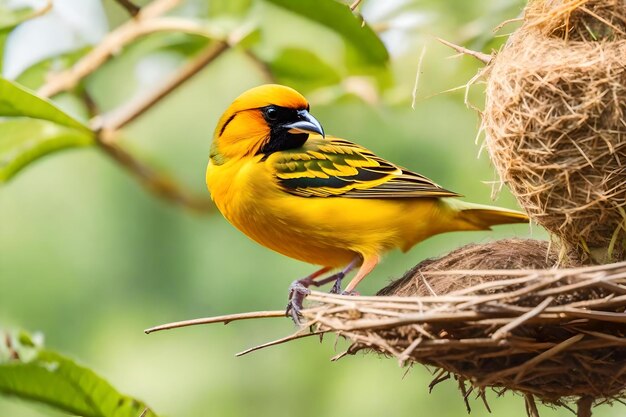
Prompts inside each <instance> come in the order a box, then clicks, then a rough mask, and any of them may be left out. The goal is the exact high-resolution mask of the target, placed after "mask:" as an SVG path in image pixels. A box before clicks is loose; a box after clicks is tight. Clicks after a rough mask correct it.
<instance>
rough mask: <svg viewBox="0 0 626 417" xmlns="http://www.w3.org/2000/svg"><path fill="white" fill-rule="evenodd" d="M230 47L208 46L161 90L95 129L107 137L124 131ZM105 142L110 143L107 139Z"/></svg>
mask: <svg viewBox="0 0 626 417" xmlns="http://www.w3.org/2000/svg"><path fill="white" fill-rule="evenodd" d="M229 47H230V45H229V44H228V43H226V42H224V41H217V42H216V43H214V44H212V45H210V46H208V47H207V48H205V49H204V50H203V51H202V52H201V53H200V54H199V55H198V56H197V57H196V58H195V59H193V60H192V61H190V62H188V63H187V64H185V65H184V66H183V67H182V68H181V69H180V70H179V71H178V72H176V73H175V74H174V76H172V77H171V78H170V79H169V80H167V81H165V83H164V84H163V85H162V86H161V87H160V88H158V89H156V90H154V91H151V92H149V93H148V94H147V95H145V96H142V97H139V98H138V99H137V100H134V101H131V102H130V103H129V104H128V105H126V106H123V107H122V108H121V109H118V110H115V111H114V112H112V114H110V115H104V116H102V117H100V118H97V119H95V120H94V122H93V127H94V129H97V130H100V129H102V130H103V131H104V132H103V133H104V134H105V135H107V136H108V135H109V133H111V132H115V131H117V130H119V129H122V128H123V127H125V126H126V125H128V124H129V123H131V122H132V121H134V120H135V119H137V118H138V117H139V116H141V115H142V114H143V113H145V112H146V111H148V110H149V109H151V108H152V107H153V106H154V105H155V104H157V103H158V102H159V101H161V100H162V99H163V98H164V97H165V96H167V95H168V94H170V93H171V92H172V91H174V90H175V89H176V88H178V87H179V86H180V85H182V84H183V83H184V82H185V81H187V80H188V79H190V78H191V77H193V76H194V75H196V74H197V73H198V72H200V71H201V70H202V69H203V68H204V67H206V66H207V65H208V64H210V63H211V62H213V61H214V60H215V59H216V58H218V57H219V56H220V55H222V54H223V53H224V52H225V51H226V50H228V48H229ZM105 137H106V136H105ZM105 141H107V142H108V140H106V139H105Z"/></svg>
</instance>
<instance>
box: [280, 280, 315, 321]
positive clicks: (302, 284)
mask: <svg viewBox="0 0 626 417" xmlns="http://www.w3.org/2000/svg"><path fill="white" fill-rule="evenodd" d="M308 285H310V282H308V281H306V280H296V281H294V282H292V283H291V285H290V286H289V302H288V303H287V308H286V310H285V315H286V316H287V317H289V316H291V319H292V320H293V322H294V323H295V324H296V325H298V326H300V325H302V321H301V320H300V319H301V318H302V314H301V311H302V302H303V301H304V298H305V297H306V296H307V295H309V294H311V290H309V289H308V288H307V287H308Z"/></svg>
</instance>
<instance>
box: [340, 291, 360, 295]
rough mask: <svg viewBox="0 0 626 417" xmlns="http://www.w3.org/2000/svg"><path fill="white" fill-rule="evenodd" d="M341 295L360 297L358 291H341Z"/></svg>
mask: <svg viewBox="0 0 626 417" xmlns="http://www.w3.org/2000/svg"><path fill="white" fill-rule="evenodd" d="M341 295H351V296H358V295H361V293H360V292H358V291H342V292H341Z"/></svg>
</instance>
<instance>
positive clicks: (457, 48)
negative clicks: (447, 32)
mask: <svg viewBox="0 0 626 417" xmlns="http://www.w3.org/2000/svg"><path fill="white" fill-rule="evenodd" d="M437 40H438V41H439V42H441V43H443V44H444V45H446V46H448V47H450V48H452V49H454V50H455V51H457V52H459V53H461V54H464V55H469V56H473V57H474V58H476V59H477V60H479V61H481V62H482V63H484V64H488V63H490V62H491V59H492V56H491V55H488V54H485V53H482V52H478V51H472V50H471V49H467V48H464V47H462V46H459V45H456V44H454V43H452V42H448V41H447V40H445V39H441V38H437Z"/></svg>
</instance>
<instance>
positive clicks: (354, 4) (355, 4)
mask: <svg viewBox="0 0 626 417" xmlns="http://www.w3.org/2000/svg"><path fill="white" fill-rule="evenodd" d="M361 1H362V0H354V1H353V2H352V4H350V10H352V11H355V10H356V8H357V7H359V4H361Z"/></svg>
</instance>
